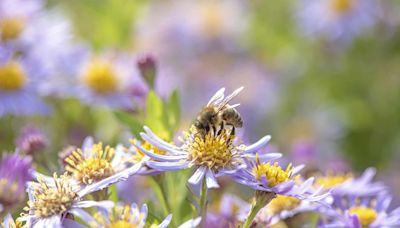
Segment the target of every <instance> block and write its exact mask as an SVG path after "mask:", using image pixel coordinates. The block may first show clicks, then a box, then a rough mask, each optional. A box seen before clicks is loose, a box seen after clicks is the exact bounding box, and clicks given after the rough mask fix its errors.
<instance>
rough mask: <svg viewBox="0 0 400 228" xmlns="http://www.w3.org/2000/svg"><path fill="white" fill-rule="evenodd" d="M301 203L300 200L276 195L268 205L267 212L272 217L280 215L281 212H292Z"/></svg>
mask: <svg viewBox="0 0 400 228" xmlns="http://www.w3.org/2000/svg"><path fill="white" fill-rule="evenodd" d="M300 203H301V200H300V199H297V198H295V197H291V196H283V195H278V196H277V197H276V198H275V199H273V200H272V201H271V202H270V203H269V204H268V212H269V213H271V214H272V215H276V214H279V213H281V212H282V211H289V210H293V209H295V208H296V207H298V206H299V205H300Z"/></svg>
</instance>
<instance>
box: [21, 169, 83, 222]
mask: <svg viewBox="0 0 400 228" xmlns="http://www.w3.org/2000/svg"><path fill="white" fill-rule="evenodd" d="M53 178H54V183H55V185H54V186H49V185H48V184H46V183H45V182H43V180H42V179H41V178H38V182H37V183H35V185H34V186H33V190H32V196H33V201H28V206H27V207H25V208H24V210H25V211H28V212H29V214H30V215H31V214H34V216H35V217H37V218H47V217H50V216H53V215H61V214H63V213H65V212H67V211H68V210H69V209H70V208H71V206H72V204H73V203H74V202H75V201H77V200H79V196H78V194H77V193H76V192H75V191H74V190H73V186H72V182H71V180H69V179H68V178H69V177H68V176H67V175H61V176H60V177H57V174H54V175H53ZM27 216H29V215H27Z"/></svg>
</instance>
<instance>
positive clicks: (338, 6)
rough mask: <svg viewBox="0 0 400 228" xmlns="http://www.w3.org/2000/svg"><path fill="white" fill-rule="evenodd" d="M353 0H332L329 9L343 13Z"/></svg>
mask: <svg viewBox="0 0 400 228" xmlns="http://www.w3.org/2000/svg"><path fill="white" fill-rule="evenodd" d="M353 1H354V0H332V1H331V9H332V11H333V12H335V13H338V14H341V13H345V12H347V11H349V10H350V9H351V7H352V6H353Z"/></svg>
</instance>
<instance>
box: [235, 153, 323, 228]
mask: <svg viewBox="0 0 400 228" xmlns="http://www.w3.org/2000/svg"><path fill="white" fill-rule="evenodd" d="M303 167H304V166H303V165H300V166H296V167H293V166H292V164H289V165H288V166H287V168H286V169H282V167H281V166H280V165H279V163H278V162H275V163H273V164H271V163H270V162H266V161H263V160H262V159H260V157H259V156H258V154H257V155H256V158H255V160H253V161H252V160H249V161H248V166H247V167H246V168H245V169H241V170H238V171H237V172H236V173H233V174H232V175H231V176H232V178H233V180H235V181H236V182H238V183H240V184H243V185H245V186H248V187H251V188H253V189H254V190H256V192H255V197H254V200H253V203H252V209H251V210H250V212H249V215H248V218H247V219H246V221H245V223H244V225H243V227H244V228H248V227H250V225H251V224H252V221H253V219H254V217H255V216H256V215H257V213H258V212H259V211H260V210H261V209H262V208H263V207H265V206H266V205H268V204H269V203H270V202H271V201H272V200H273V199H274V198H276V196H277V195H282V196H290V197H294V198H296V199H300V200H307V201H309V202H318V203H320V204H325V202H324V201H323V200H324V199H325V198H326V197H328V196H329V192H327V193H324V192H321V190H322V188H319V189H314V187H313V186H312V184H313V182H314V178H312V177H311V178H309V179H307V180H305V181H304V182H302V183H300V184H298V183H297V182H298V180H296V179H297V178H299V176H298V175H297V174H298V173H299V172H300V170H301V169H302V168H303Z"/></svg>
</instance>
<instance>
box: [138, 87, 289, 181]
mask: <svg viewBox="0 0 400 228" xmlns="http://www.w3.org/2000/svg"><path fill="white" fill-rule="evenodd" d="M241 90H242V88H239V89H237V90H235V91H234V92H233V93H232V94H230V95H228V96H227V97H225V96H224V91H225V89H224V88H222V89H220V90H218V92H216V94H215V95H214V96H213V97H212V98H211V99H210V101H209V103H208V105H207V106H210V105H215V106H216V107H219V106H221V105H223V106H225V105H228V102H229V101H230V100H231V99H232V98H233V97H235V96H236V95H237V94H238V93H239V92H240V91H241ZM144 130H145V133H141V134H140V135H141V136H142V138H143V140H145V141H147V142H149V143H150V144H152V145H153V146H154V147H156V148H159V149H161V150H163V151H165V152H166V153H167V154H165V155H160V154H156V153H154V151H148V150H146V149H144V148H143V147H141V146H140V145H136V146H137V147H138V148H139V149H140V150H141V151H142V152H143V153H144V154H146V155H147V156H149V157H150V158H152V159H154V160H150V161H148V162H147V163H146V164H147V165H148V166H149V167H151V168H153V169H156V170H160V171H172V170H181V169H187V168H190V167H193V166H194V167H195V168H196V171H195V173H194V174H193V175H192V176H191V177H190V178H189V183H190V184H192V185H195V186H198V185H199V183H202V181H203V179H205V181H206V185H207V188H218V187H219V185H218V183H217V180H216V177H217V176H221V175H227V174H230V173H235V172H237V171H238V170H240V169H242V168H243V167H245V166H246V165H245V162H244V159H245V158H247V157H254V153H255V152H257V151H258V150H259V149H260V148H262V147H264V146H265V145H266V144H267V143H268V141H269V139H270V138H271V137H270V136H269V135H267V136H264V137H263V138H261V139H260V140H259V141H258V142H256V143H254V144H252V145H249V146H246V145H243V144H242V145H237V144H236V143H235V138H236V137H235V134H234V132H233V131H234V128H225V127H220V129H219V130H216V129H210V131H209V132H208V133H207V134H205V135H204V137H203V135H202V133H201V132H200V131H199V130H198V129H196V127H195V126H192V127H191V129H190V131H189V132H186V133H184V139H182V141H183V145H181V146H180V147H178V146H175V145H172V144H170V143H167V142H165V141H164V140H162V139H161V138H160V137H158V136H157V135H155V134H154V133H153V132H152V131H151V130H150V129H149V128H148V127H144ZM280 156H281V154H279V153H270V154H264V155H263V157H264V159H267V160H273V159H276V158H279V157H280Z"/></svg>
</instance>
